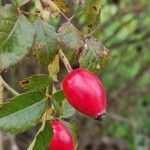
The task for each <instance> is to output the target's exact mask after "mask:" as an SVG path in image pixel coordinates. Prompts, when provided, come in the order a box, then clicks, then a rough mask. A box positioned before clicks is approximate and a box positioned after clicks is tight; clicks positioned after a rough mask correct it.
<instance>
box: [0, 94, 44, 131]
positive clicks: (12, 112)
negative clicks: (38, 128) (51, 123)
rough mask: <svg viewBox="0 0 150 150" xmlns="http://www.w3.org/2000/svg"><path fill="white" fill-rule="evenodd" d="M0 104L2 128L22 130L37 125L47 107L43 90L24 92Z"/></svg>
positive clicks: (0, 127) (5, 129)
mask: <svg viewBox="0 0 150 150" xmlns="http://www.w3.org/2000/svg"><path fill="white" fill-rule="evenodd" d="M8 101H9V102H7V103H4V104H3V105H1V106H0V130H2V131H8V132H14V133H18V132H22V131H25V130H27V129H29V128H31V127H33V126H35V125H36V124H37V123H38V122H39V121H40V119H41V117H42V114H43V113H44V111H45V108H46V101H45V95H44V94H43V93H41V92H28V93H23V94H21V95H19V96H17V97H14V98H12V99H9V100H8Z"/></svg>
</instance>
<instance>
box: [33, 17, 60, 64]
mask: <svg viewBox="0 0 150 150" xmlns="http://www.w3.org/2000/svg"><path fill="white" fill-rule="evenodd" d="M34 27H35V30H36V35H37V36H36V41H35V45H34V47H33V56H34V57H35V59H36V61H37V62H38V63H39V64H42V65H48V64H49V63H51V62H52V61H53V60H54V57H55V55H56V54H58V51H59V49H60V45H59V41H58V39H57V33H56V31H55V29H54V28H53V27H52V26H51V25H49V24H48V23H47V22H45V21H43V20H41V19H38V20H36V22H35V23H34Z"/></svg>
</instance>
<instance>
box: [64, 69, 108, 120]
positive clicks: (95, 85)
mask: <svg viewBox="0 0 150 150" xmlns="http://www.w3.org/2000/svg"><path fill="white" fill-rule="evenodd" d="M62 88H63V91H64V95H65V97H66V98H67V100H68V101H69V103H70V104H71V105H72V106H73V107H74V108H75V109H76V110H78V111H79V112H81V113H83V114H85V115H87V116H90V117H94V118H96V117H98V116H100V115H102V114H104V113H105V112H106V92H105V89H104V87H103V84H102V82H101V81H100V79H99V78H98V77H97V76H96V75H95V74H93V73H91V72H89V71H87V70H84V69H75V70H73V71H71V72H69V73H68V74H67V75H66V76H65V77H64V79H63V82H62Z"/></svg>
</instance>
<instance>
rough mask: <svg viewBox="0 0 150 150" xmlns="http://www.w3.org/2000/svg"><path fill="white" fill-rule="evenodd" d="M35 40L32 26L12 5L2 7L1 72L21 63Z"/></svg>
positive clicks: (0, 35)
mask: <svg viewBox="0 0 150 150" xmlns="http://www.w3.org/2000/svg"><path fill="white" fill-rule="evenodd" d="M33 40H34V30H33V28H32V24H31V23H30V22H29V20H28V19H27V18H26V17H25V16H24V15H20V16H19V17H18V16H17V12H16V10H14V8H13V7H12V6H10V5H7V6H5V7H0V71H2V70H4V69H7V68H8V67H10V66H12V65H14V64H16V63H18V62H19V61H21V60H22V59H23V58H24V57H25V56H26V55H27V54H28V53H29V52H30V48H31V47H32V44H33Z"/></svg>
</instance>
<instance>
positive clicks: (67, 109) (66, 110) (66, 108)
mask: <svg viewBox="0 0 150 150" xmlns="http://www.w3.org/2000/svg"><path fill="white" fill-rule="evenodd" d="M62 113H63V117H64V118H69V117H71V116H72V115H74V114H75V109H74V108H73V107H72V106H71V105H70V104H69V102H68V101H67V100H66V99H65V100H63V102H62Z"/></svg>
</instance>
